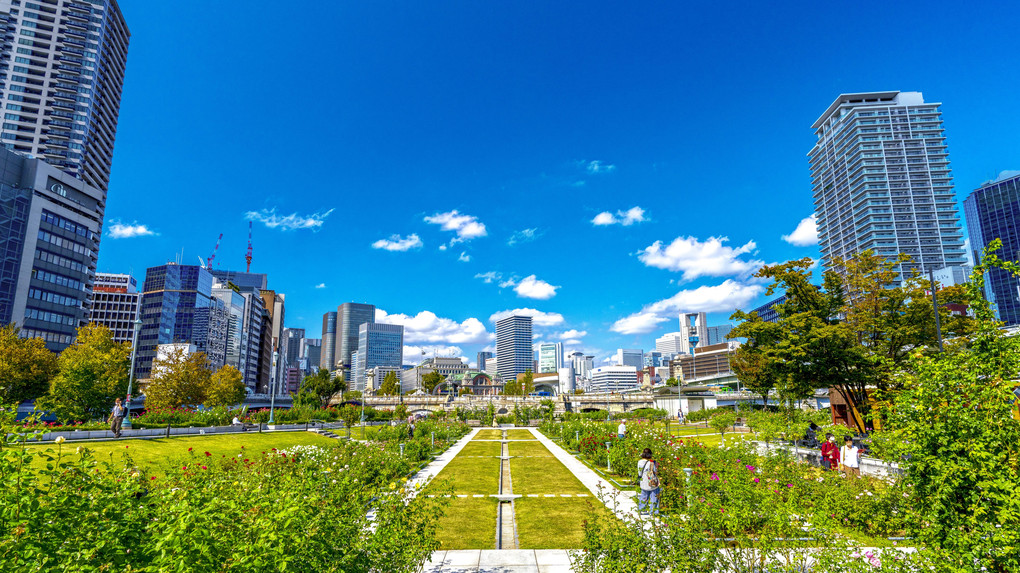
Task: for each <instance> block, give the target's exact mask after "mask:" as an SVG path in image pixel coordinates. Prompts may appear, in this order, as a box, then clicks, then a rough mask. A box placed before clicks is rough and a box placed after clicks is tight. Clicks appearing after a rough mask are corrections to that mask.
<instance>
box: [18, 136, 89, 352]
mask: <svg viewBox="0 0 1020 573" xmlns="http://www.w3.org/2000/svg"><path fill="white" fill-rule="evenodd" d="M105 208H106V194H105V193H104V192H103V191H101V190H100V189H98V188H96V187H93V186H91V185H87V184H85V183H83V182H82V181H79V180H77V179H75V178H73V177H71V176H70V175H68V174H67V173H64V172H63V171H61V170H59V169H56V168H55V167H53V166H52V165H49V164H47V163H46V162H44V161H41V160H39V159H29V158H27V157H23V156H21V155H19V154H17V153H14V152H11V151H8V150H6V149H0V256H2V259H0V323H3V324H9V323H12V322H13V323H14V324H16V325H17V326H19V327H20V328H21V336H23V337H28V338H36V337H38V338H42V339H43V340H44V341H45V342H46V347H47V348H49V349H50V350H54V351H58V352H59V351H61V350H63V349H64V348H67V346H69V345H70V344H71V342H73V341H74V338H75V336H76V335H77V330H78V327H79V326H83V325H85V324H86V323H88V322H89V320H91V311H92V302H93V300H92V299H93V294H92V290H93V283H94V277H95V272H96V260H97V257H98V255H99V242H100V239H101V236H102V228H103V214H104V210H105Z"/></svg>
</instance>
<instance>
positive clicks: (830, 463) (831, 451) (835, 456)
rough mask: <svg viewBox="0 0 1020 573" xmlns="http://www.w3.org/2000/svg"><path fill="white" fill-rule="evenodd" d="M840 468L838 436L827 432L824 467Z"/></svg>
mask: <svg viewBox="0 0 1020 573" xmlns="http://www.w3.org/2000/svg"><path fill="white" fill-rule="evenodd" d="M838 468H839V447H837V446H836V438H835V437H833V435H832V434H825V443H824V444H822V469H826V470H834V469H838Z"/></svg>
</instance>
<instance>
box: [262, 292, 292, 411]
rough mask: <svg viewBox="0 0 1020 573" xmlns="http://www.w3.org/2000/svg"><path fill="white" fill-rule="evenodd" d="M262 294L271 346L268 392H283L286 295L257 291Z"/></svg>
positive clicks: (285, 349)
mask: <svg viewBox="0 0 1020 573" xmlns="http://www.w3.org/2000/svg"><path fill="white" fill-rule="evenodd" d="M259 292H260V293H261V294H262V301H263V302H264V303H265V305H266V311H267V312H268V313H269V322H268V324H269V336H270V337H271V341H272V343H271V348H272V353H273V354H272V367H271V368H272V369H271V370H270V372H269V385H270V392H276V393H281V392H283V381H284V377H285V375H286V372H287V370H286V366H287V347H286V346H285V345H284V341H283V331H284V328H285V327H284V314H285V312H286V307H285V304H286V295H284V294H283V293H278V292H276V291H274V290H270V289H265V290H261V291H259Z"/></svg>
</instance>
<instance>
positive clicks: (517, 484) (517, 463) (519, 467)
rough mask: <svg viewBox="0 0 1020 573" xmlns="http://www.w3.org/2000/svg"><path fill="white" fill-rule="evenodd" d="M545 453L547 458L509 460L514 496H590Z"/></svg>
mask: <svg viewBox="0 0 1020 573" xmlns="http://www.w3.org/2000/svg"><path fill="white" fill-rule="evenodd" d="M546 453H547V455H548V457H535V458H511V459H510V480H511V481H512V482H513V486H514V493H515V494H520V495H528V494H532V493H535V494H540V495H544V494H550V493H551V494H561V493H570V494H578V493H588V494H590V492H589V491H588V488H586V487H584V484H582V483H581V482H580V480H578V479H577V478H576V477H574V474H572V473H570V470H568V469H567V467H566V466H564V465H563V464H562V463H560V461H559V460H557V459H556V458H554V457H553V456H552V454H551V453H548V450H547V452H546Z"/></svg>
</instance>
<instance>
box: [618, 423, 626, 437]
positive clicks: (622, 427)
mask: <svg viewBox="0 0 1020 573" xmlns="http://www.w3.org/2000/svg"><path fill="white" fill-rule="evenodd" d="M616 436H617V437H618V438H620V439H621V440H622V439H623V438H625V437H626V436H627V420H620V425H619V426H618V427H617V428H616Z"/></svg>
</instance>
